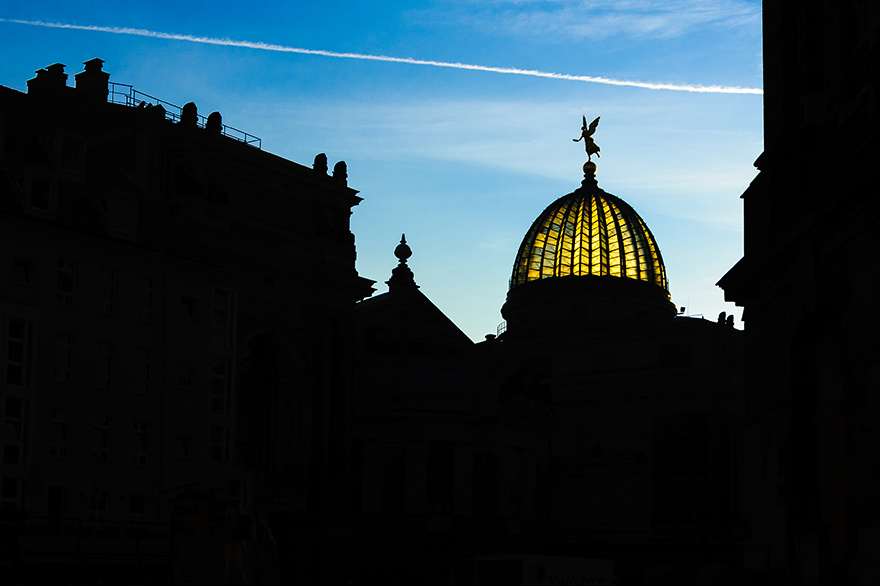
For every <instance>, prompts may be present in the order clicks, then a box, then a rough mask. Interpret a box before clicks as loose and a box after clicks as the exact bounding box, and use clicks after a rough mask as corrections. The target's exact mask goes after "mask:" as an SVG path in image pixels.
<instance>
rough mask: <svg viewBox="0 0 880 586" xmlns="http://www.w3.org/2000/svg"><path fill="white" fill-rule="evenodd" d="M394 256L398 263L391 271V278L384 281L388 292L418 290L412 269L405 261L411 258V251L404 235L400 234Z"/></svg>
mask: <svg viewBox="0 0 880 586" xmlns="http://www.w3.org/2000/svg"><path fill="white" fill-rule="evenodd" d="M394 256H396V257H397V260H398V261H400V263H399V264H398V265H397V266H396V267H395V268H394V270H393V271H391V278H390V279H388V280H387V281H385V283H386V284H387V285H388V290H389V291H392V292H393V291H403V290H406V289H418V288H419V286H418V285H416V281H415V277H414V276H413V272H412V269H410V268H409V266H407V264H406V261H407V259H408V258H409V257H411V256H412V249H411V248H410V247H409V245H408V244H407V243H406V234H401V236H400V244H398V245H397V247H396V248H395V249H394Z"/></svg>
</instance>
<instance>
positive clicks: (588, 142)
mask: <svg viewBox="0 0 880 586" xmlns="http://www.w3.org/2000/svg"><path fill="white" fill-rule="evenodd" d="M599 118H600V116H596V119H595V120H593V121H592V122H590V126H587V117H586V116H584V125H583V126H581V136H580V138H573V139H571V140H573V141H574V142H578V141H580V139H581V138H582V139H584V148H586V149H587V161H588V162H589V161H592V157H593V155H596V156H597V157H598V156H599V146H598V145H597V144H596V143H595V142H594V141H593V138H592V137H593V133H594V132H596V127H597V126H599Z"/></svg>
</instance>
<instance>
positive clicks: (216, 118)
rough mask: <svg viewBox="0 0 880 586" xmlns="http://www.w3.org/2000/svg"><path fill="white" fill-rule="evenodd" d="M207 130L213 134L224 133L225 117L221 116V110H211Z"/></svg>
mask: <svg viewBox="0 0 880 586" xmlns="http://www.w3.org/2000/svg"><path fill="white" fill-rule="evenodd" d="M205 130H207V131H208V132H210V133H211V134H222V133H223V118H222V117H221V116H220V112H211V114H210V115H209V116H208V122H207V123H206V124H205Z"/></svg>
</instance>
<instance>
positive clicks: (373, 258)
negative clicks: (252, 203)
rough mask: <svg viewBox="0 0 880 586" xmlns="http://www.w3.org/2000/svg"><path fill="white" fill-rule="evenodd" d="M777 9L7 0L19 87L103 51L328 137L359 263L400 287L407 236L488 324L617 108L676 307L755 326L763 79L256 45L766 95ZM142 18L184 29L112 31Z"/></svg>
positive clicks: (175, 83) (433, 273)
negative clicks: (743, 286) (748, 300)
mask: <svg viewBox="0 0 880 586" xmlns="http://www.w3.org/2000/svg"><path fill="white" fill-rule="evenodd" d="M760 14H761V4H760V1H757V0H756V1H746V0H678V1H674V2H652V1H641V0H630V1H627V0H619V1H615V0H593V1H588V2H585V1H580V0H546V1H545V0H484V1H480V0H447V1H423V2H418V1H416V2H381V1H377V2H372V3H365V2H349V1H333V0H330V1H324V2H321V3H317V2H315V3H308V4H306V3H301V2H251V3H232V2H211V3H208V2H177V3H171V2H165V1H155V2H140V3H134V2H128V3H120V2H113V3H111V2H99V1H93V2H89V1H82V2H76V3H69V2H43V1H40V0H31V1H28V2H25V1H20V0H0V19H3V20H2V21H0V50H2V59H0V84H2V85H6V86H10V87H14V88H17V89H21V90H24V89H25V88H26V80H27V79H29V78H31V77H33V74H34V71H35V70H36V69H39V68H41V67H45V66H46V65H50V64H52V63H56V62H60V63H64V64H66V65H67V72H68V73H69V74H70V75H71V78H70V82H71V83H72V75H73V74H75V73H77V72H79V71H81V70H82V66H81V63H82V62H83V61H86V60H88V59H91V58H93V57H100V58H102V59H104V61H105V64H104V69H105V70H106V71H108V72H110V74H111V81H116V82H119V83H127V84H131V85H133V86H134V87H135V88H137V89H138V90H140V91H142V92H145V93H148V94H151V95H153V96H156V97H159V98H161V99H163V100H166V101H168V102H171V103H174V104H178V105H183V104H184V103H186V102H189V101H193V102H195V103H196V104H197V105H198V107H199V112H200V113H201V114H205V115H207V114H208V113H210V112H212V111H215V110H217V111H220V112H221V113H222V114H223V121H224V123H226V124H228V125H230V126H234V127H236V128H239V129H241V130H244V131H246V132H248V133H250V134H254V135H257V136H259V137H260V138H261V139H262V146H263V149H264V150H267V151H270V152H272V153H275V154H278V155H281V156H283V157H286V158H289V159H292V160H294V161H296V162H299V163H302V164H304V165H309V166H310V165H311V163H312V160H313V159H314V156H315V154H317V153H319V152H325V153H327V156H328V159H329V162H330V165H331V167H332V165H333V164H334V163H335V162H336V161H339V160H345V161H346V163H347V164H348V172H349V185H350V186H351V187H353V188H354V189H357V190H359V191H360V195H361V196H362V197H363V198H364V201H363V202H361V204H360V205H359V206H357V207H356V208H355V209H354V214H353V216H352V230H353V232H354V233H355V236H356V242H357V249H358V265H357V267H358V271H359V273H360V274H361V275H363V276H365V277H367V278H369V279H374V280H376V281H377V285H376V287H377V289H378V292H379V293H381V292H384V291H386V290H387V287H386V285H385V284H384V281H386V280H387V279H388V278H389V277H390V274H391V269H392V268H393V267H394V266H395V265H396V259H395V258H394V256H393V254H392V252H393V250H394V247H395V245H396V244H397V242H398V241H399V239H400V235H401V233H403V232H405V233H406V236H407V241H408V242H409V244H410V246H411V247H412V249H413V257H412V258H411V259H410V261H409V264H410V266H411V267H412V268H413V271H414V272H415V276H416V281H417V283H418V284H419V285H420V286H421V290H422V292H424V293H425V294H426V295H427V296H428V297H429V298H431V300H432V301H433V302H434V303H435V304H436V305H438V306H439V307H440V309H441V310H443V311H444V312H445V313H446V314H447V315H448V316H449V317H450V318H452V319H453V321H455V322H456V323H457V324H458V325H459V327H460V328H461V329H462V330H464V332H465V333H467V334H468V335H469V336H470V337H472V338H473V339H475V340H480V339H482V338H483V336H484V335H485V334H487V333H494V331H495V328H496V326H497V325H498V324H499V323H500V322H501V319H502V318H501V315H500V311H499V310H500V308H501V305H502V304H503V303H504V299H505V295H506V293H507V282H508V279H509V277H510V272H511V269H512V265H513V260H514V256H515V255H516V251H517V248H518V246H519V243H520V241H521V239H522V237H523V235H524V234H525V232H526V230H527V229H528V227H529V225H530V224H531V223H532V221H533V220H534V219H535V217H537V215H538V214H539V213H540V212H541V211H542V210H543V209H544V208H545V207H546V206H547V205H548V204H550V203H551V202H552V201H554V200H555V199H557V198H558V197H560V196H562V195H565V194H566V193H569V192H571V191H572V190H574V189H575V188H577V187H578V186H579V185H580V181H581V179H582V171H581V167H582V165H583V163H584V161H585V160H586V159H585V154H584V149H583V146H582V145H583V143H573V142H572V139H573V138H576V137H577V136H579V134H580V121H581V116H582V115H586V116H587V118H588V119H589V120H592V119H593V118H595V117H596V116H601V117H602V119H601V122H600V124H599V128H598V130H597V132H596V134H595V136H594V138H595V140H596V143H597V144H598V145H599V146H600V147H601V149H602V151H601V157H600V158H599V159H597V160H596V162H597V163H598V166H599V170H598V175H597V176H598V179H599V185H600V186H601V187H602V188H603V189H605V190H606V191H608V192H609V193H613V194H615V195H617V196H618V197H621V198H622V199H624V200H626V201H627V202H628V203H629V204H630V205H632V206H633V207H634V208H635V209H636V211H637V212H638V213H639V214H640V215H641V216H642V218H644V220H645V221H646V222H647V224H648V226H649V227H650V228H651V230H652V232H653V233H654V236H655V237H656V239H657V242H658V243H659V246H660V249H661V251H662V254H663V258H664V261H665V264H666V268H667V272H668V275H669V280H670V290H671V293H672V300H673V302H674V303H675V304H676V305H677V306H687V308H688V311H687V312H688V313H689V314H702V315H704V316H705V317H706V318H707V319H713V320H714V319H715V317H716V316H717V315H718V313H719V312H721V311H726V312H728V313H731V312H732V313H734V314H735V315H737V326H738V327H742V324H741V323H740V322H739V315H740V313H741V312H740V309H739V308H736V307H735V306H734V305H733V304H731V303H725V302H724V300H723V292H722V291H721V290H720V289H718V288H717V287H715V282H716V281H717V280H718V279H719V278H720V277H721V276H722V275H723V274H724V273H725V272H726V271H727V270H728V269H729V268H730V267H731V266H732V265H733V264H734V263H735V262H736V261H737V260H738V259H739V258H740V256H741V254H742V202H741V200H740V199H739V196H740V195H741V193H742V192H743V191H744V190H745V188H746V187H747V186H748V184H749V182H750V181H751V180H752V179H753V178H754V176H755V174H756V171H755V169H754V167H753V166H752V163H753V161H754V160H755V159H756V158H757V156H758V155H759V154H760V153H761V151H762V149H763V144H762V104H763V100H762V96H761V95H760V94H759V93H722V92H721V91H712V92H693V91H677V90H670V89H648V88H645V87H632V86H626V85H624V86H620V85H608V84H606V83H595V82H590V81H583V80H578V79H558V78H552V77H539V76H535V75H524V74H516V73H499V72H495V71H485V70H473V69H462V68H458V67H448V66H447V67H438V66H431V65H424V64H413V63H406V62H389V61H377V60H370V59H353V58H348V57H340V56H332V55H317V54H304V53H297V52H287V51H277V50H266V49H265V48H258V47H257V44H260V43H263V44H272V45H277V46H280V47H286V48H293V49H307V50H314V51H327V52H330V53H332V54H341V53H356V54H359V55H366V56H387V57H394V58H400V59H413V60H420V61H432V62H439V63H444V64H465V65H477V66H483V67H487V68H500V69H516V70H532V71H537V72H544V73H555V74H562V75H568V76H573V77H601V78H607V79H611V80H617V81H635V82H642V83H646V84H666V85H673V86H703V87H706V86H721V87H723V88H749V89H752V90H754V89H759V88H761V86H762V60H761V17H760ZM13 20H20V21H28V22H42V23H51V24H54V25H58V24H64V25H76V26H79V27H97V28H98V29H101V30H84V29H71V28H58V27H57V26H44V25H34V24H23V23H20V22H11V21H13ZM123 28H129V29H139V30H142V31H153V32H157V33H164V34H165V35H166V36H165V38H163V37H161V36H145V34H122V33H119V32H116V33H114V32H107V31H108V30H118V29H123ZM168 35H172V36H173V35H183V36H188V37H201V38H208V39H213V40H214V44H206V43H204V42H195V41H193V40H181V39H178V38H167V36H168ZM227 40H228V41H230V42H228V43H227V42H226V41H227ZM241 42H247V43H244V44H243V43H241ZM245 44H249V45H248V46H244V45H245ZM724 91H728V90H724ZM730 91H732V90H730Z"/></svg>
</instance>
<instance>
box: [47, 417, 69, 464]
mask: <svg viewBox="0 0 880 586" xmlns="http://www.w3.org/2000/svg"><path fill="white" fill-rule="evenodd" d="M69 420H70V412H69V411H65V410H63V409H52V435H51V444H50V445H49V455H50V456H51V457H53V458H66V457H67V437H68V428H67V425H68V421H69Z"/></svg>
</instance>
